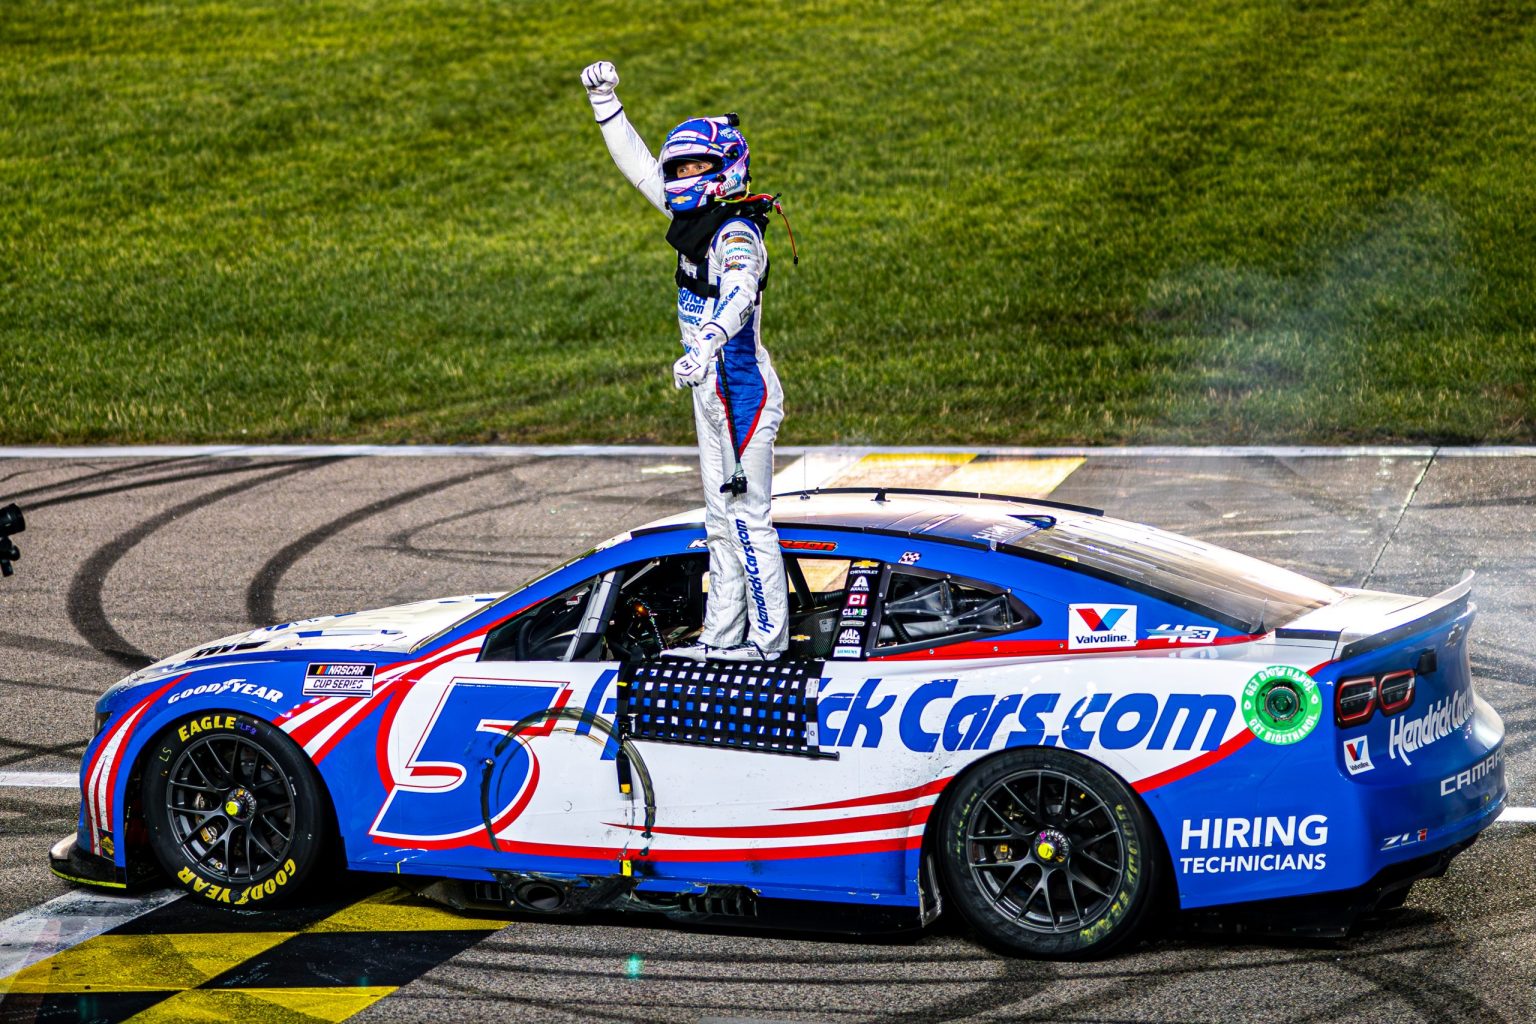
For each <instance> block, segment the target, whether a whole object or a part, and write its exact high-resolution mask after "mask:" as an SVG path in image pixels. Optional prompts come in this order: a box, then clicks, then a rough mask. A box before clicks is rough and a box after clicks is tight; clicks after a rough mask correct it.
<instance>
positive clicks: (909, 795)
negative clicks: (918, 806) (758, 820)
mask: <svg viewBox="0 0 1536 1024" xmlns="http://www.w3.org/2000/svg"><path fill="white" fill-rule="evenodd" d="M953 777H954V776H952V775H946V776H945V777H944V778H942V779H935V780H934V781H932V782H928V783H924V784H923V785H921V786H914V787H912V788H911V789H901V790H897V791H896V792H894V793H876V794H874V795H873V796H856V797H852V798H851V799H848V800H833V801H832V802H831V803H825V804H805V805H804V806H802V807H779V808H775V809H776V810H780V811H835V810H840V809H841V808H844V807H872V806H874V805H876V804H899V803H905V802H906V801H908V800H918V799H921V798H922V797H925V796H932V795H933V794H934V793H937V792H939V791H940V790H942V789H943V788H944V787H945V786H946V785H948V783H949V780H950V779H951V778H953Z"/></svg>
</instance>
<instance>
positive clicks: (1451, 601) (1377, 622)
mask: <svg viewBox="0 0 1536 1024" xmlns="http://www.w3.org/2000/svg"><path fill="white" fill-rule="evenodd" d="M1476 575H1477V574H1476V573H1475V572H1472V571H1471V570H1468V572H1467V574H1466V575H1465V576H1463V577H1462V578H1461V580H1460V581H1459V582H1457V583H1456V584H1454V585H1453V586H1450V587H1447V588H1446V589H1445V590H1442V591H1440V593H1438V594H1436V595H1435V596H1434V597H1426V598H1423V599H1421V600H1418V601H1415V602H1413V603H1412V604H1409V605H1404V606H1403V607H1401V608H1398V609H1395V610H1394V611H1390V612H1385V613H1382V614H1381V615H1379V616H1377V617H1376V618H1375V619H1373V620H1371V621H1369V622H1367V623H1365V624H1363V625H1362V626H1360V627H1357V628H1353V629H1342V630H1317V629H1296V630H1288V629H1286V628H1285V627H1283V626H1282V627H1281V628H1279V629H1277V630H1275V637H1276V638H1277V639H1281V640H1284V639H1296V640H1332V641H1334V643H1335V645H1336V646H1335V647H1334V652H1333V660H1334V661H1343V660H1344V659H1346V658H1353V657H1354V656H1355V655H1357V654H1364V653H1366V652H1367V651H1374V650H1377V649H1378V648H1381V647H1389V646H1391V645H1392V644H1394V643H1397V642H1398V641H1399V640H1402V639H1404V638H1406V637H1410V636H1413V635H1414V634H1415V633H1422V632H1424V631H1425V630H1429V629H1434V628H1436V627H1437V626H1443V625H1445V624H1446V623H1449V622H1453V621H1454V620H1456V619H1457V618H1459V617H1460V616H1461V615H1462V613H1463V612H1465V611H1466V610H1467V607H1468V605H1469V604H1470V603H1471V595H1472V578H1473V577H1474V576H1476Z"/></svg>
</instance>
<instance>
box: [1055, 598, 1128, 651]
mask: <svg viewBox="0 0 1536 1024" xmlns="http://www.w3.org/2000/svg"><path fill="white" fill-rule="evenodd" d="M1135 646H1136V606H1135V605H1130V604H1074V605H1069V606H1068V608H1067V648H1068V649H1069V650H1073V651H1083V650H1090V649H1092V648H1095V647H1135Z"/></svg>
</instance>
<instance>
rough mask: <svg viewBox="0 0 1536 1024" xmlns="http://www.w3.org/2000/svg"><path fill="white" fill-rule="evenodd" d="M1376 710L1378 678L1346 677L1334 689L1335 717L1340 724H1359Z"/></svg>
mask: <svg viewBox="0 0 1536 1024" xmlns="http://www.w3.org/2000/svg"><path fill="white" fill-rule="evenodd" d="M1375 710H1376V680H1375V679H1374V678H1366V679H1346V680H1344V681H1343V682H1341V683H1340V684H1339V685H1338V687H1337V688H1336V689H1335V690H1334V694H1333V717H1334V721H1336V722H1338V723H1339V724H1340V725H1359V724H1360V723H1361V722H1364V721H1366V720H1367V719H1369V718H1370V717H1371V712H1373V711H1375Z"/></svg>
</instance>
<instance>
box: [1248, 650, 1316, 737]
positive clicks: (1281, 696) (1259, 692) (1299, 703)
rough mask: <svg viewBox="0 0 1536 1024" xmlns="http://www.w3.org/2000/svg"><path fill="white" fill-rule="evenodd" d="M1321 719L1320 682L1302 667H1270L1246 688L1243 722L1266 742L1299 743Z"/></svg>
mask: <svg viewBox="0 0 1536 1024" xmlns="http://www.w3.org/2000/svg"><path fill="white" fill-rule="evenodd" d="M1322 717H1323V697H1322V694H1320V693H1319V692H1318V690H1317V683H1316V682H1314V681H1313V679H1312V677H1311V676H1309V675H1307V674H1306V673H1305V672H1303V671H1302V670H1301V669H1299V668H1294V667H1292V666H1290V665H1271V666H1270V667H1269V668H1266V669H1262V670H1261V671H1259V672H1256V673H1254V676H1253V678H1252V679H1250V680H1248V685H1246V686H1244V687H1243V721H1244V722H1246V723H1247V724H1248V728H1249V730H1250V731H1251V732H1252V733H1253V734H1254V735H1255V736H1257V737H1258V738H1259V739H1261V740H1263V741H1264V742H1265V743H1274V744H1277V745H1279V746H1287V745H1289V744H1292V743H1300V742H1301V741H1302V740H1304V739H1306V738H1307V737H1308V736H1310V735H1311V734H1312V730H1313V729H1315V728H1317V723H1318V722H1319V721H1321V720H1322Z"/></svg>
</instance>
